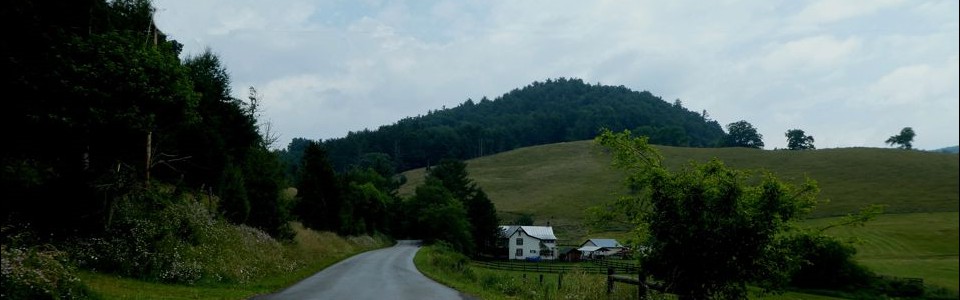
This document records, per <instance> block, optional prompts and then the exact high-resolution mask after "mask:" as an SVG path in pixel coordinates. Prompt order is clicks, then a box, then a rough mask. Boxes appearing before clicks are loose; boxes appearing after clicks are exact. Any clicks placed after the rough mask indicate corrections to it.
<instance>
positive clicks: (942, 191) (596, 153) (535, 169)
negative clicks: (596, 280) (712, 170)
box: [401, 141, 960, 243]
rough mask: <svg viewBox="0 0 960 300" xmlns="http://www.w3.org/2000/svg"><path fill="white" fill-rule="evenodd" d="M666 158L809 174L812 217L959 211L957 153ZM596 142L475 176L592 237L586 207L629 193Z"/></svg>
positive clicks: (721, 153)
mask: <svg viewBox="0 0 960 300" xmlns="http://www.w3.org/2000/svg"><path fill="white" fill-rule="evenodd" d="M658 149H660V150H661V151H662V153H663V156H664V158H665V160H666V161H665V163H666V164H667V165H668V166H670V167H671V168H678V167H680V166H682V165H684V164H685V163H686V162H689V161H691V160H693V161H699V162H703V161H706V160H708V159H710V158H712V157H717V158H719V159H721V160H723V161H724V162H725V163H726V164H728V165H730V166H733V167H735V168H738V169H754V170H761V169H762V170H767V171H770V172H773V173H774V174H776V175H778V176H779V177H780V178H782V179H785V180H787V181H790V182H800V181H801V180H803V179H804V176H809V177H810V178H812V179H814V180H816V181H818V182H819V184H820V188H821V190H822V191H821V194H820V199H822V200H824V199H825V200H829V202H827V203H822V204H821V205H819V207H818V209H817V210H816V211H815V212H814V213H813V214H812V217H815V218H819V217H829V216H838V215H845V214H847V213H851V212H854V211H856V210H857V209H858V208H860V207H863V206H865V205H868V204H884V205H887V210H886V211H887V213H915V212H956V211H958V203H960V185H958V181H960V175H958V174H960V161H958V157H957V156H955V155H943V154H938V153H930V152H922V151H904V150H895V149H878V148H843V149H823V150H814V151H786V150H781V151H765V150H756V149H746V148H684V147H668V146H658ZM609 164H610V159H609V157H608V156H607V155H606V154H604V153H603V151H601V150H600V149H599V148H597V147H595V146H594V145H593V144H592V142H591V141H577V142H568V143H559V144H551V145H542V146H535V147H527V148H522V149H516V150H513V151H509V152H505V153H500V154H497V155H493V156H488V157H481V158H478V159H474V160H470V161H468V171H469V172H470V176H471V178H472V179H473V180H474V181H476V182H477V184H478V185H480V186H481V187H482V188H483V189H484V191H486V192H487V194H488V195H489V196H490V199H491V200H493V202H494V203H495V204H496V206H497V209H498V211H499V212H500V214H501V218H503V219H505V220H511V219H513V218H515V216H516V215H517V214H520V213H530V214H533V215H534V219H535V220H536V221H537V223H538V224H545V223H547V222H550V223H551V225H553V226H555V227H557V228H556V229H557V231H558V235H560V236H566V237H569V240H565V239H561V241H560V242H561V243H570V242H573V241H576V240H579V238H580V237H582V236H585V235H586V234H587V229H586V228H584V226H582V225H581V221H582V220H583V217H584V216H583V214H584V210H585V209H586V208H588V207H590V206H593V205H596V204H598V203H602V202H604V201H609V200H611V199H615V198H616V197H617V195H619V194H622V193H623V192H625V190H624V188H623V187H622V185H621V180H622V178H623V175H622V173H620V172H619V171H617V170H614V169H613V168H612V167H610V166H609ZM423 172H424V170H423V169H416V170H411V171H408V172H406V173H404V174H405V175H406V177H407V178H408V182H407V184H406V185H404V186H403V187H402V188H401V194H410V193H412V189H413V187H415V186H416V185H418V184H419V183H421V182H422V181H423Z"/></svg>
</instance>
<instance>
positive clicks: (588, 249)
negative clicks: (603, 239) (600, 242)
mask: <svg viewBox="0 0 960 300" xmlns="http://www.w3.org/2000/svg"><path fill="white" fill-rule="evenodd" d="M601 249H604V247H597V246H583V247H580V249H577V250H580V251H583V252H593V251H597V250H601Z"/></svg>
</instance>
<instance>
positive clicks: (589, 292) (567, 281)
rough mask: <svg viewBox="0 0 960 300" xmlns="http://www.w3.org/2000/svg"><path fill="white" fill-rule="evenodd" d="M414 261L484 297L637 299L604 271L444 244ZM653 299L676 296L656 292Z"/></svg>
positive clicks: (779, 298)
mask: <svg viewBox="0 0 960 300" xmlns="http://www.w3.org/2000/svg"><path fill="white" fill-rule="evenodd" d="M413 261H414V264H415V265H416V266H417V269H419V270H420V272H422V273H423V274H424V275H426V276H427V277H430V278H432V279H433V280H436V281H437V282H440V283H442V284H444V285H447V286H449V287H452V288H454V289H456V290H458V291H460V292H462V293H465V294H469V295H473V296H476V297H478V298H481V299H490V300H500V299H637V287H636V286H633V285H628V284H622V283H617V284H615V285H614V291H613V294H612V295H610V296H608V295H607V293H606V276H605V275H602V274H587V273H584V272H578V271H576V270H574V271H571V272H568V273H564V274H563V275H559V274H556V273H537V272H517V271H503V270H491V269H485V268H480V267H475V266H471V265H470V262H469V260H468V259H467V258H466V257H464V256H462V255H460V254H458V253H455V252H453V251H451V250H449V249H447V248H445V247H443V246H426V247H423V248H421V249H420V251H419V252H417V255H416V256H415V257H414V259H413ZM541 276H542V280H541ZM561 276H562V278H561ZM751 298H752V299H773V300H789V299H814V300H826V299H840V298H834V297H829V296H822V295H816V294H806V293H802V292H794V291H790V292H786V293H783V294H779V295H764V296H761V295H760V293H759V290H757V289H751ZM650 299H676V297H674V296H672V295H666V294H655V295H652V296H651V297H650Z"/></svg>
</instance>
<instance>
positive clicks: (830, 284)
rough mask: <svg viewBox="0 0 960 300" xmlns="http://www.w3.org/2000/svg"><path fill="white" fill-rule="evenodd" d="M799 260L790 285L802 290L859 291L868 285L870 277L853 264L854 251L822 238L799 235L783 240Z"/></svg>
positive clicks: (862, 268) (871, 275) (863, 269)
mask: <svg viewBox="0 0 960 300" xmlns="http://www.w3.org/2000/svg"><path fill="white" fill-rule="evenodd" d="M786 244H787V245H788V246H787V247H788V248H789V249H792V250H793V251H795V253H796V254H797V257H799V258H800V266H799V268H798V269H797V270H796V272H794V273H793V276H792V278H791V284H792V285H794V286H797V287H802V288H826V289H840V288H859V287H866V286H867V285H869V284H870V281H871V278H872V277H874V275H873V274H872V273H871V272H870V271H869V270H867V269H866V268H864V267H863V266H860V265H859V264H857V262H856V261H854V260H853V256H854V255H856V254H857V249H856V248H854V247H853V245H851V244H850V243H845V242H842V241H839V240H837V239H836V238H832V237H829V236H824V235H819V234H818V235H813V234H801V235H797V236H795V237H793V238H791V239H789V240H787V241H786Z"/></svg>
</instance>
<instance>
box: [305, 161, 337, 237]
mask: <svg viewBox="0 0 960 300" xmlns="http://www.w3.org/2000/svg"><path fill="white" fill-rule="evenodd" d="M299 177H300V180H299V181H298V182H297V194H298V196H299V198H300V199H299V201H298V202H297V204H296V207H295V208H294V213H295V214H296V215H297V217H298V218H299V219H300V221H301V222H303V224H304V225H306V226H307V227H310V228H313V229H317V230H330V231H337V230H340V226H341V222H340V209H341V206H342V205H341V204H342V191H341V184H340V180H339V178H338V177H337V174H336V172H334V170H333V166H331V165H330V160H329V158H328V157H327V151H326V150H325V149H323V146H322V145H320V143H317V142H311V143H310V145H308V146H307V149H306V150H304V152H303V161H302V162H301V166H300V176H299Z"/></svg>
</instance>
